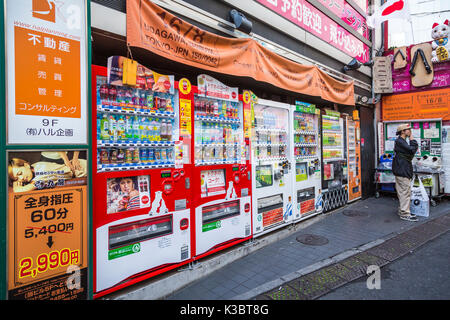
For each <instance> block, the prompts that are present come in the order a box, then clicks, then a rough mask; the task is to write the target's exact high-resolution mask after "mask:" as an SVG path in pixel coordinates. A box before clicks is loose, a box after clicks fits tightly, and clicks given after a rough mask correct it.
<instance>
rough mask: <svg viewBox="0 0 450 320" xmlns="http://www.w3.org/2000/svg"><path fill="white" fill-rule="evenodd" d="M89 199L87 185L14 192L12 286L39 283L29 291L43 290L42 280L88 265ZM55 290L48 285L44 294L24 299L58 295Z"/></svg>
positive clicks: (10, 280) (11, 198) (11, 199)
mask: <svg viewBox="0 0 450 320" xmlns="http://www.w3.org/2000/svg"><path fill="white" fill-rule="evenodd" d="M86 199H87V198H86V186H79V187H76V188H70V187H69V188H67V187H66V188H60V189H57V190H54V191H48V190H45V191H44V190H42V191H34V192H29V193H18V194H11V195H10V199H9V204H10V211H12V212H11V213H12V216H11V219H12V220H13V221H14V223H13V225H11V224H10V230H9V236H10V240H11V241H10V244H12V243H14V248H11V250H10V259H9V262H10V272H9V288H10V289H13V288H14V289H16V288H19V287H22V286H26V285H30V284H38V285H36V286H34V287H33V288H34V289H33V290H25V291H26V292H27V293H28V294H29V293H30V292H33V291H34V292H40V291H41V290H40V289H42V288H41V286H40V285H39V283H40V282H41V281H42V280H44V279H49V278H54V277H56V276H60V275H64V274H66V273H67V270H68V267H70V266H76V267H78V268H79V269H82V268H85V267H86V266H87V261H86V257H85V254H84V253H86V252H87V248H86V245H87V244H86V241H84V237H85V235H86V219H87V217H86V212H87V210H86V209H87V208H86ZM63 287H66V284H65V283H63ZM38 288H39V289H38ZM84 289H85V290H86V288H84ZM52 291H53V289H49V288H46V289H44V291H43V292H42V295H37V296H36V297H34V295H33V297H32V296H26V295H25V296H24V298H37V299H39V300H44V299H50V298H51V297H57V295H58V294H56V293H55V292H53V293H52ZM12 292H13V293H14V292H16V291H14V290H13V291H12Z"/></svg>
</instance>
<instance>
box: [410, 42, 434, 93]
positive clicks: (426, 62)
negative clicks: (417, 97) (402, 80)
mask: <svg viewBox="0 0 450 320" xmlns="http://www.w3.org/2000/svg"><path fill="white" fill-rule="evenodd" d="M431 52H432V48H431V44H429V43H422V44H419V45H416V46H413V47H412V48H411V57H412V60H411V67H410V69H409V73H410V74H411V83H412V85H413V86H414V87H423V86H427V85H429V84H430V83H431V82H432V81H433V77H434V71H433V65H432V64H431ZM418 56H420V58H421V60H422V63H417V62H418V61H417V59H418Z"/></svg>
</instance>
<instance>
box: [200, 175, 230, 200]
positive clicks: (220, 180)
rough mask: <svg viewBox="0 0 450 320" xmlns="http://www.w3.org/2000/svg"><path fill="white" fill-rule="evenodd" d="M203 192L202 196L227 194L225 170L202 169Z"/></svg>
mask: <svg viewBox="0 0 450 320" xmlns="http://www.w3.org/2000/svg"><path fill="white" fill-rule="evenodd" d="M201 192H202V198H203V197H210V196H215V195H218V194H225V193H226V190H225V170H223V169H221V170H207V171H202V172H201Z"/></svg>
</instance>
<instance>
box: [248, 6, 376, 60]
mask: <svg viewBox="0 0 450 320" xmlns="http://www.w3.org/2000/svg"><path fill="white" fill-rule="evenodd" d="M256 1H257V2H259V3H261V4H262V5H264V6H265V7H267V8H269V9H270V10H272V11H274V12H276V13H277V14H279V15H280V16H282V17H283V18H285V19H287V20H289V21H291V22H293V23H294V24H296V25H297V26H299V27H300V28H302V29H304V30H305V31H307V32H309V33H311V34H313V35H315V36H316V37H318V38H320V39H322V40H323V41H325V42H327V43H329V44H330V45H332V46H333V47H335V48H337V49H339V50H341V51H343V52H345V53H346V54H348V55H349V56H351V57H355V58H356V59H357V60H358V61H360V62H363V63H364V62H367V61H368V60H369V54H370V52H369V47H368V46H367V45H365V44H364V43H363V42H362V41H361V40H359V39H358V38H356V37H355V36H354V35H352V34H351V33H350V32H348V31H347V30H345V29H344V28H342V27H341V26H340V25H338V24H337V23H336V22H334V21H333V20H332V19H331V18H329V17H327V16H326V15H325V14H324V13H322V11H320V10H318V9H316V8H315V7H314V6H313V5H312V4H310V3H309V2H307V1H306V0H295V1H292V0H291V1H289V0H284V1H277V0H275V1H274V0H256Z"/></svg>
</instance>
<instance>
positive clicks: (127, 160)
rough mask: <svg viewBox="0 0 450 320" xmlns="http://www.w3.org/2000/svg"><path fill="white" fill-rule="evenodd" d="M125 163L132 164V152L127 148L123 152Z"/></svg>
mask: <svg viewBox="0 0 450 320" xmlns="http://www.w3.org/2000/svg"><path fill="white" fill-rule="evenodd" d="M125 163H133V151H132V148H128V149H127V150H126V151H125Z"/></svg>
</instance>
